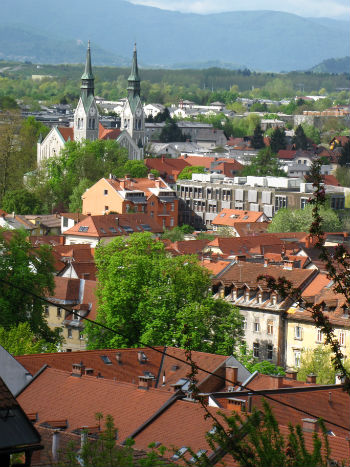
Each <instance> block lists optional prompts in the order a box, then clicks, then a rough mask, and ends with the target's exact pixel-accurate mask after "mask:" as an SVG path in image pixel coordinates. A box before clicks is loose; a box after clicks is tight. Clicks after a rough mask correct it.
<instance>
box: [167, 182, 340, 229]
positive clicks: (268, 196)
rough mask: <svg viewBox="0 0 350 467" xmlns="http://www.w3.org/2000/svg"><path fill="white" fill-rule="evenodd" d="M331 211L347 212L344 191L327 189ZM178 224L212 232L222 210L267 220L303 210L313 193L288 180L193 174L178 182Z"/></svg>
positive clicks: (303, 184) (306, 184) (327, 187)
mask: <svg viewBox="0 0 350 467" xmlns="http://www.w3.org/2000/svg"><path fill="white" fill-rule="evenodd" d="M325 189H326V194H327V197H328V199H329V201H330V205H331V207H332V209H335V210H338V209H344V205H345V195H344V189H343V188H342V187H334V186H326V187H325ZM176 191H177V195H178V198H179V201H180V202H179V223H180V224H190V225H193V226H194V227H196V228H204V227H207V228H210V227H211V225H212V222H213V220H214V218H215V217H216V216H217V215H218V213H219V212H221V211H222V209H240V210H244V211H260V212H263V213H264V214H265V216H266V217H267V218H268V219H272V217H273V216H274V214H275V213H276V212H277V211H278V210H279V209H281V208H290V209H303V208H304V207H305V206H306V204H307V203H308V201H309V199H310V197H311V196H312V193H313V188H312V183H304V182H302V181H301V180H300V179H299V178H287V177H255V176H248V177H234V178H228V177H225V176H224V175H221V174H193V175H192V180H178V181H177V183H176Z"/></svg>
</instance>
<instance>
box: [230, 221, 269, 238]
mask: <svg viewBox="0 0 350 467" xmlns="http://www.w3.org/2000/svg"><path fill="white" fill-rule="evenodd" d="M269 224H270V223H269V222H253V223H250V222H249V223H247V222H235V230H236V232H237V234H238V235H239V236H240V237H247V236H255V235H261V234H263V235H264V234H266V233H267V228H268V226H269Z"/></svg>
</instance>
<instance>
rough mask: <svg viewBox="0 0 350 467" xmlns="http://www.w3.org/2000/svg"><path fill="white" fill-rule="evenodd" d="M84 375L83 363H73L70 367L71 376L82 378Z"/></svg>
mask: <svg viewBox="0 0 350 467" xmlns="http://www.w3.org/2000/svg"><path fill="white" fill-rule="evenodd" d="M84 373H85V365H84V364H83V362H80V363H73V365H72V376H79V377H80V376H82V375H83V374H84Z"/></svg>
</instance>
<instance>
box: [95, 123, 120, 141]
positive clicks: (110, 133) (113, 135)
mask: <svg viewBox="0 0 350 467" xmlns="http://www.w3.org/2000/svg"><path fill="white" fill-rule="evenodd" d="M120 133H121V130H120V128H104V127H103V126H102V124H101V123H100V124H99V126H98V138H99V139H117V138H118V136H119V135H120Z"/></svg>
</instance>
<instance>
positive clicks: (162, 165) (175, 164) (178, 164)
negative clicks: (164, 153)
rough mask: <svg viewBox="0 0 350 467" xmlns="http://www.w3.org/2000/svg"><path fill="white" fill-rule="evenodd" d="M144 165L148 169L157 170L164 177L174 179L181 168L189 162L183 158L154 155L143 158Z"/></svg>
mask: <svg viewBox="0 0 350 467" xmlns="http://www.w3.org/2000/svg"><path fill="white" fill-rule="evenodd" d="M145 165H146V166H147V168H148V169H149V170H152V169H155V170H158V172H159V173H160V175H161V177H165V179H169V178H171V179H172V180H176V179H177V177H178V175H179V173H180V172H182V170H183V169H184V168H185V167H187V166H188V165H190V164H189V163H188V162H186V161H185V160H184V159H170V158H165V157H162V158H155V157H154V158H151V159H145Z"/></svg>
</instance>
